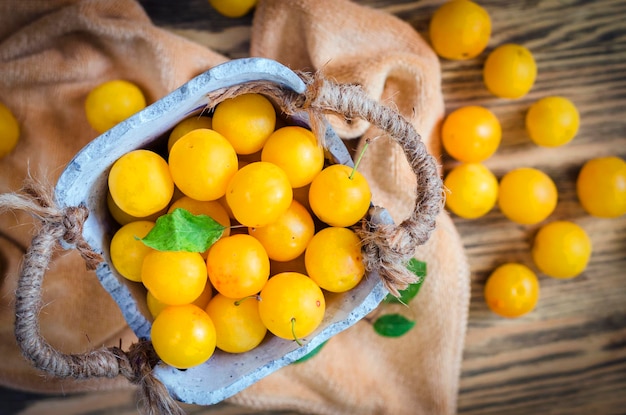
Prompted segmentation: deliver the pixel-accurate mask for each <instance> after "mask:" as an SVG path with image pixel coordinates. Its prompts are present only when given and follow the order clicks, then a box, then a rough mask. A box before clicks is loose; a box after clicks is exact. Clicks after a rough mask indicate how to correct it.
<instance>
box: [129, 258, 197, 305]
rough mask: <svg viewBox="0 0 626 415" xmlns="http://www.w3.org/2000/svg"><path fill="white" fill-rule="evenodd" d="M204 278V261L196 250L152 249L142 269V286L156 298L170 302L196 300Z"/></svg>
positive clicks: (177, 303)
mask: <svg viewBox="0 0 626 415" xmlns="http://www.w3.org/2000/svg"><path fill="white" fill-rule="evenodd" d="M207 278H208V277H207V271H206V263H205V262H204V259H203V258H202V256H201V255H200V254H199V253H197V252H184V251H155V250H153V251H152V252H150V253H148V254H147V255H146V256H145V258H144V260H143V265H142V268H141V281H142V282H143V284H144V286H145V287H146V288H147V289H148V291H150V292H151V293H152V295H154V297H155V298H156V299H157V300H159V301H161V302H163V303H165V304H170V305H182V304H189V303H191V302H193V301H195V300H196V299H197V298H198V297H199V296H200V294H202V292H203V291H204V288H205V287H206V282H207Z"/></svg>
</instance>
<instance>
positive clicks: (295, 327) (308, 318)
mask: <svg viewBox="0 0 626 415" xmlns="http://www.w3.org/2000/svg"><path fill="white" fill-rule="evenodd" d="M260 295H261V301H260V302H259V314H260V316H261V320H262V321H263V324H265V326H266V327H267V329H268V330H269V331H270V332H272V333H273V334H274V335H276V336H278V337H281V338H283V339H287V340H296V339H301V338H303V337H305V336H308V335H309V334H311V333H312V332H313V331H315V329H317V328H318V327H319V325H320V324H321V322H322V320H323V318H324V313H325V310H326V300H325V299H324V293H323V292H322V290H321V289H320V288H319V287H318V285H317V284H315V282H313V280H311V279H310V278H309V277H307V276H306V275H303V274H299V273H297V272H283V273H280V274H277V275H275V276H273V277H272V278H270V279H269V280H268V282H267V284H265V287H263V290H261V294H260ZM292 321H293V323H292Z"/></svg>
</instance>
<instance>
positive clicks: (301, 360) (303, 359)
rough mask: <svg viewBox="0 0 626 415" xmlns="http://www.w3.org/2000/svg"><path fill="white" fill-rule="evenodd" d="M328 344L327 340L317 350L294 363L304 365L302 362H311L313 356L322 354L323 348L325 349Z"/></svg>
mask: <svg viewBox="0 0 626 415" xmlns="http://www.w3.org/2000/svg"><path fill="white" fill-rule="evenodd" d="M327 342H328V340H326V341H325V342H322V343H320V345H319V346H317V347H316V348H315V349H313V350H311V351H310V352H309V353H307V354H305V355H304V356H302V357H301V358H300V359H298V360H296V361H295V362H293V363H302V362H306V361H307V360H309V359H310V358H312V357H313V356H315V355H316V354H318V353H319V352H320V350H322V347H324V345H325V344H326V343H327Z"/></svg>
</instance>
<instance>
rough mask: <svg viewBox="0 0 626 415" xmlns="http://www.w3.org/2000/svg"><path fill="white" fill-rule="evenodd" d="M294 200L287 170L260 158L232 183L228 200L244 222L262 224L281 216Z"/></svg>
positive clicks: (228, 192)
mask: <svg viewBox="0 0 626 415" xmlns="http://www.w3.org/2000/svg"><path fill="white" fill-rule="evenodd" d="M292 201H293V189H292V188H291V184H290V183H289V178H288V177H287V174H286V173H285V172H284V171H283V170H282V169H281V168H280V167H278V166H276V165H275V164H273V163H268V162H266V161H257V162H254V163H250V164H248V165H246V166H244V167H242V168H241V169H240V170H239V171H238V172H237V173H235V174H234V175H233V178H232V179H231V180H230V182H229V183H228V187H227V189H226V202H227V203H228V206H230V209H231V211H232V212H233V215H234V216H235V219H237V221H239V223H241V224H242V225H245V226H248V227H252V228H260V227H263V226H266V225H269V224H270V223H273V222H275V221H276V220H278V218H279V217H280V216H282V215H283V214H284V213H285V212H286V211H287V209H289V206H291V202H292Z"/></svg>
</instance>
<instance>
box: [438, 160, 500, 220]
mask: <svg viewBox="0 0 626 415" xmlns="http://www.w3.org/2000/svg"><path fill="white" fill-rule="evenodd" d="M443 184H444V187H445V188H446V189H447V190H448V194H447V195H446V207H447V208H448V209H450V210H451V211H452V212H453V213H454V214H456V215H458V216H460V217H462V218H465V219H476V218H479V217H481V216H484V215H485V214H487V213H488V212H489V211H490V210H491V209H493V207H494V206H495V204H496V201H497V199H498V179H497V178H496V176H495V175H494V174H493V173H492V172H491V171H490V170H489V169H488V168H487V167H485V166H484V165H482V164H480V163H464V164H460V165H458V166H456V167H454V168H453V169H452V170H451V171H450V172H449V173H448V175H447V176H446V178H445V179H444V182H443Z"/></svg>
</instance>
